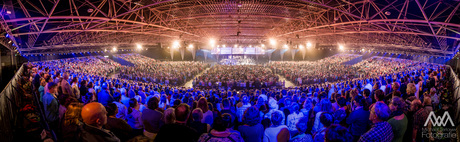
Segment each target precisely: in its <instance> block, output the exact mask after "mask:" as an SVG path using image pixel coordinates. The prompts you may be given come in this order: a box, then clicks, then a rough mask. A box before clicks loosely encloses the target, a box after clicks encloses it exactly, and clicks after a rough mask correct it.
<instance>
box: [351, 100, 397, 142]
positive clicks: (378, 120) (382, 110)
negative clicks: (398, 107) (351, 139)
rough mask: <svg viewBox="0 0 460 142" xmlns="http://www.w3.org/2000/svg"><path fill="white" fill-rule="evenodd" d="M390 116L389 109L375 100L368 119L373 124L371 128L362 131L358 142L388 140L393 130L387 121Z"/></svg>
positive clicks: (390, 138) (385, 141)
mask: <svg viewBox="0 0 460 142" xmlns="http://www.w3.org/2000/svg"><path fill="white" fill-rule="evenodd" d="M389 117H390V109H389V108H388V106H387V105H386V104H384V103H382V102H377V103H375V105H374V106H373V107H372V110H371V114H370V116H369V120H371V121H372V123H373V124H374V125H373V126H372V128H371V129H370V130H369V131H367V132H366V133H364V134H363V135H362V136H361V138H360V139H359V142H389V141H391V140H392V139H393V136H394V135H393V130H392V129H391V125H390V124H389V123H388V122H387V120H388V118H389Z"/></svg>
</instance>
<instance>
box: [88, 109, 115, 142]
mask: <svg viewBox="0 0 460 142" xmlns="http://www.w3.org/2000/svg"><path fill="white" fill-rule="evenodd" d="M81 117H82V118H83V122H84V124H83V126H82V131H81V132H80V133H81V134H80V136H81V141H82V142H95V141H104V142H120V139H118V137H117V136H115V134H113V133H112V132H110V131H109V130H106V129H104V128H102V126H104V125H105V124H107V111H106V110H105V108H104V106H103V105H102V104H101V103H97V102H92V103H88V104H86V105H85V106H83V108H82V111H81Z"/></svg>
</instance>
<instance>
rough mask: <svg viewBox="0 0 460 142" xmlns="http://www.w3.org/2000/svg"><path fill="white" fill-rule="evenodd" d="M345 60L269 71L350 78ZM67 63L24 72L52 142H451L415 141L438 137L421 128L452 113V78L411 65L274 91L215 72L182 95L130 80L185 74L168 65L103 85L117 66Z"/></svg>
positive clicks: (267, 84) (245, 71)
mask: <svg viewBox="0 0 460 142" xmlns="http://www.w3.org/2000/svg"><path fill="white" fill-rule="evenodd" d="M130 58H131V59H126V60H128V61H132V62H133V63H135V64H136V61H142V62H144V61H146V60H144V59H136V58H137V57H130ZM347 58H349V57H337V59H325V60H324V61H321V63H305V64H306V65H302V66H317V68H320V69H315V68H310V70H314V71H315V72H313V73H312V72H309V71H308V69H305V70H298V69H283V68H285V67H289V66H297V65H292V64H291V63H288V62H277V63H271V64H270V65H269V66H271V68H272V69H274V70H277V71H276V72H277V73H280V72H285V73H284V75H285V76H286V75H288V74H289V75H294V74H296V76H301V75H303V74H308V75H306V78H307V79H306V80H309V79H310V78H318V79H319V78H322V77H324V76H326V77H331V78H340V76H347V74H350V73H348V72H343V71H341V70H342V69H337V67H341V66H334V65H333V64H334V62H335V64H337V63H338V61H339V60H345V59H347ZM66 60H72V67H71V68H70V67H68V66H64V65H54V64H51V62H54V63H61V64H62V60H60V61H48V62H39V63H32V64H28V65H25V71H24V73H23V74H22V75H23V76H22V80H21V81H20V83H21V84H23V83H25V84H27V83H31V84H32V86H34V88H38V92H39V93H38V94H39V95H40V103H41V104H42V105H43V108H44V111H45V114H44V115H45V117H46V119H45V120H44V121H46V122H47V123H48V124H49V125H50V127H51V130H53V131H54V132H56V133H57V136H58V137H57V138H58V140H59V141H158V142H162V141H167V142H170V141H171V142H175V141H200V142H205V141H232V142H235V141H238V142H240V141H250V142H253V141H254V142H262V141H264V142H268V141H270V142H276V141H293V142H299V141H301V142H309V141H315V142H324V141H326V142H352V141H353V142H354V141H360V142H369V141H381V142H387V141H388V142H390V141H395V142H402V141H425V142H428V141H451V140H452V139H449V138H444V139H438V138H435V137H429V136H427V135H422V134H425V133H428V134H434V133H436V131H435V130H436V129H435V128H434V126H433V127H431V126H432V125H431V124H429V125H428V129H425V127H424V123H425V120H426V119H427V117H428V114H429V113H430V112H435V113H436V114H440V115H439V116H441V115H442V114H443V113H444V112H450V114H454V113H453V112H452V110H453V109H452V105H451V104H452V100H451V98H452V95H453V94H452V92H451V91H452V84H451V83H450V82H449V73H450V72H449V71H448V70H447V67H445V66H443V65H436V64H428V63H417V64H414V65H413V66H411V67H402V68H401V69H399V70H397V71H392V72H384V74H378V76H372V77H368V78H367V77H356V78H348V77H344V78H340V79H341V80H339V79H336V80H334V79H331V80H333V81H330V82H326V83H325V82H318V83H316V82H311V83H308V84H303V83H302V85H301V86H299V87H291V88H284V87H282V86H274V87H271V85H274V84H276V82H279V80H278V77H277V76H276V74H275V73H274V72H272V70H270V69H269V68H266V67H264V66H260V65H256V66H225V65H216V66H213V67H211V68H210V69H209V70H208V71H206V73H204V74H203V76H200V77H198V78H196V79H195V80H194V82H195V85H196V87H194V88H184V87H172V86H171V85H170V84H166V83H162V82H155V81H148V80H147V81H146V80H139V79H134V78H143V77H145V76H146V75H145V74H137V73H138V72H145V73H148V72H157V70H161V74H173V73H174V72H182V71H181V70H180V69H176V67H178V66H174V67H173V65H171V64H169V65H167V66H170V68H171V69H159V68H164V67H163V65H158V64H153V65H152V64H150V63H148V62H146V63H145V65H142V66H143V67H142V69H140V70H136V72H130V73H128V72H125V74H132V77H131V78H130V77H122V78H107V77H104V76H103V75H104V74H100V73H101V71H100V70H102V69H106V68H112V67H111V66H114V65H109V64H108V63H105V64H104V65H107V67H101V66H100V62H99V61H97V60H96V61H92V60H87V59H86V58H85V59H83V58H79V59H66ZM331 60H333V61H331ZM331 63H332V64H331ZM377 63H379V62H368V63H366V64H367V65H372V64H377ZM380 63H383V64H385V63H384V62H380ZM64 64H69V63H64ZM165 64H168V63H165ZM183 64H184V66H186V65H187V64H191V62H188V63H187V62H184V63H183ZM309 64H313V65H309ZM398 65H402V64H398ZM398 65H396V66H391V67H396V68H398V67H399V66H398ZM109 66H110V67H109ZM372 66H379V65H372ZM179 67H180V66H179ZM83 68H85V69H83ZM184 68H185V69H187V70H188V67H183V69H184ZM92 70H96V71H92ZM190 70H191V69H190ZM330 70H332V71H330ZM363 71H364V72H369V71H370V70H366V69H364V70H363ZM298 72H300V74H299V73H298ZM157 73H160V72H157ZM174 74H175V75H176V76H177V77H183V75H185V74H184V73H178V74H176V73H174ZM315 74H321V75H319V76H317V75H315ZM153 77H154V76H153ZM294 78H295V77H294ZM252 81H253V82H252ZM328 81H329V79H328ZM219 82H220V83H222V84H220V83H219ZM248 82H249V83H248ZM254 82H259V83H260V84H259V85H260V86H258V85H257V84H258V83H254ZM302 82H303V81H302ZM224 83H226V86H227V88H225V87H217V88H216V87H214V84H219V86H225V85H224ZM209 84H211V85H209ZM229 84H233V85H230V87H229ZM20 86H21V85H20ZM68 86H71V87H70V90H68ZM205 86H210V87H205ZM235 87H240V88H235ZM237 90H238V91H237ZM447 127H454V126H447ZM444 128H445V127H444ZM49 137H51V136H50V135H48V138H49Z"/></svg>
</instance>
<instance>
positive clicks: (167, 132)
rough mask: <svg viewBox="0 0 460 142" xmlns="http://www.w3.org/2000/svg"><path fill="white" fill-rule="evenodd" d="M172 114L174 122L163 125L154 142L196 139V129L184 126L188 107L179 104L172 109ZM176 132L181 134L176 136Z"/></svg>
mask: <svg viewBox="0 0 460 142" xmlns="http://www.w3.org/2000/svg"><path fill="white" fill-rule="evenodd" d="M167 111H168V110H166V111H165V116H168V115H167V114H168V113H167ZM174 114H175V116H176V120H175V122H174V123H172V124H165V125H163V126H162V127H161V128H160V131H159V132H158V134H157V136H156V137H155V142H179V141H180V142H185V141H197V140H198V138H199V135H198V133H197V132H196V130H194V129H192V128H190V127H188V126H186V122H187V121H188V118H189V116H190V107H189V106H188V105H187V104H185V103H182V104H179V105H178V106H177V108H176V109H174ZM165 120H167V119H165ZM178 134H181V135H180V136H178Z"/></svg>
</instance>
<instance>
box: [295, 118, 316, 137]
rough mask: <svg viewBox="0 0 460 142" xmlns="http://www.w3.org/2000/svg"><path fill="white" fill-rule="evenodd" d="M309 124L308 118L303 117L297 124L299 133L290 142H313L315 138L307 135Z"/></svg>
mask: <svg viewBox="0 0 460 142" xmlns="http://www.w3.org/2000/svg"><path fill="white" fill-rule="evenodd" d="M307 123H308V118H307V117H302V118H300V120H299V122H297V124H296V128H297V133H296V135H293V136H292V138H291V139H290V140H289V141H290V142H313V138H312V136H311V135H310V134H307V133H306V132H307Z"/></svg>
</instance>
